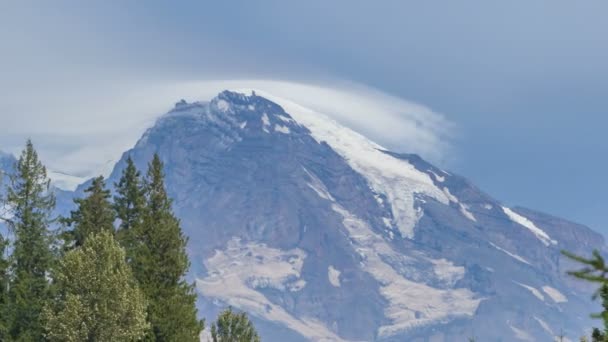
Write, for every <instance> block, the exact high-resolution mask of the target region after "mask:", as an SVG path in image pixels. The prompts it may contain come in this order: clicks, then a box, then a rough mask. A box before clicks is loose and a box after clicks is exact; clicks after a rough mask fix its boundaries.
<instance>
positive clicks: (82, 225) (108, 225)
mask: <svg viewBox="0 0 608 342" xmlns="http://www.w3.org/2000/svg"><path fill="white" fill-rule="evenodd" d="M84 192H85V194H87V196H86V197H85V198H80V199H76V200H74V202H75V203H76V204H77V205H78V208H77V210H75V211H72V213H71V217H70V218H69V219H68V220H67V221H68V224H70V225H71V226H73V227H74V229H73V230H71V231H69V232H67V234H66V246H67V247H68V248H73V247H79V246H82V245H83V244H84V242H85V239H86V238H87V237H88V236H90V235H91V234H95V233H99V232H101V231H108V232H114V210H113V208H112V204H111V203H110V201H109V199H110V191H109V190H107V189H106V188H105V182H104V179H103V177H102V176H99V177H97V178H95V179H93V182H92V183H91V186H89V187H88V188H87V189H86V190H85V191H84Z"/></svg>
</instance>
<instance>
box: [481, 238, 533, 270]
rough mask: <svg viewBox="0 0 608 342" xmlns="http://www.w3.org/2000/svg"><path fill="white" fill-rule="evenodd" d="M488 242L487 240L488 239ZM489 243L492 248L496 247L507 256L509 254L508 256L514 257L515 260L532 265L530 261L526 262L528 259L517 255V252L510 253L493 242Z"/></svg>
mask: <svg viewBox="0 0 608 342" xmlns="http://www.w3.org/2000/svg"><path fill="white" fill-rule="evenodd" d="M488 242H489V241H488ZM490 245H492V247H494V248H496V249H498V250H499V251H501V252H503V253H505V254H507V255H508V256H510V257H512V258H515V260H517V261H521V262H523V263H524V264H528V265H532V264H530V263H529V262H528V260H526V259H524V258H522V257H520V256H519V255H517V254H514V253H511V252H509V251H507V250H506V249H502V248H500V247H498V246H496V245H495V244H493V243H491V242H490Z"/></svg>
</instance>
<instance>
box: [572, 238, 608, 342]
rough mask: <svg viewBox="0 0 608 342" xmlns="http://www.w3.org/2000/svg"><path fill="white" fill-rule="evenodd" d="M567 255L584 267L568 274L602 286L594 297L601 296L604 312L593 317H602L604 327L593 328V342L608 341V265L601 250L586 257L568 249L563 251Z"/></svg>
mask: <svg viewBox="0 0 608 342" xmlns="http://www.w3.org/2000/svg"><path fill="white" fill-rule="evenodd" d="M562 254H564V255H565V256H566V257H568V258H570V259H572V260H574V261H577V262H579V263H581V264H583V265H585V267H584V268H582V269H580V270H578V271H569V272H568V274H570V275H572V276H574V277H576V278H579V279H582V280H586V281H588V282H591V283H599V284H600V288H599V289H598V290H597V292H596V293H595V294H594V295H593V299H597V298H600V299H601V301H602V309H603V310H602V312H601V313H597V314H593V315H591V317H594V318H599V319H602V321H603V325H604V327H603V329H598V328H593V331H592V333H591V341H592V342H607V341H608V265H606V262H605V260H604V258H603V257H602V255H601V254H600V252H599V251H597V250H594V251H593V253H592V257H591V258H588V259H587V258H584V257H581V256H578V255H575V254H572V253H569V252H567V251H562Z"/></svg>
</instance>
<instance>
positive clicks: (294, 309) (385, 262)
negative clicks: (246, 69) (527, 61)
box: [60, 91, 605, 341]
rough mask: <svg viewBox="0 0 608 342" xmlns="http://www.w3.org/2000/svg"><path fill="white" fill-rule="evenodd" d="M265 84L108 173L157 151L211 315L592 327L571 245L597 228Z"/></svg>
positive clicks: (450, 328) (232, 96)
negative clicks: (513, 204) (391, 143)
mask: <svg viewBox="0 0 608 342" xmlns="http://www.w3.org/2000/svg"><path fill="white" fill-rule="evenodd" d="M259 94H260V93H259V92H258V95H256V94H255V93H252V92H251V91H246V92H244V93H239V92H230V91H225V92H222V93H221V94H219V95H218V96H217V97H216V98H214V99H212V100H211V101H210V102H195V103H186V102H185V101H181V102H179V103H177V104H176V106H175V108H174V109H173V110H171V111H170V112H169V113H167V114H166V115H164V116H163V117H161V118H159V119H158V121H157V123H156V124H155V126H154V127H152V128H150V129H149V130H148V131H147V132H146V133H145V134H144V136H143V137H142V138H141V139H140V140H139V142H138V143H137V145H136V146H135V147H134V148H133V149H132V150H130V151H127V152H126V153H125V154H124V155H123V158H122V159H121V161H119V162H118V164H117V165H116V167H115V169H114V171H113V172H112V175H111V176H110V181H109V182H108V183H109V184H112V183H113V182H114V181H116V180H117V179H118V177H119V175H120V172H121V170H122V168H123V167H124V165H125V160H126V158H127V156H128V155H130V156H131V157H133V158H134V160H135V162H136V164H137V165H138V166H139V167H141V168H142V169H143V168H145V165H146V163H147V161H148V160H150V158H151V157H152V155H153V153H155V152H158V153H159V154H160V156H161V158H162V159H163V161H164V162H165V165H166V173H167V179H166V181H167V186H168V190H169V193H170V195H171V196H172V197H173V198H174V199H175V202H174V209H175V211H176V214H177V215H178V217H180V218H181V220H182V225H183V228H184V230H185V232H186V234H187V235H188V236H189V237H190V243H189V253H190V255H191V260H192V264H193V265H192V272H191V276H192V279H193V280H195V281H196V283H197V289H198V291H199V292H200V296H201V300H200V310H201V312H202V314H203V315H204V316H206V317H213V316H214V315H215V314H216V313H217V312H218V310H220V309H221V308H222V307H224V306H226V305H232V306H234V307H236V308H239V309H242V310H245V311H247V312H249V313H250V314H251V315H252V317H253V319H254V321H255V323H256V324H257V326H258V327H259V330H260V332H261V335H262V337H263V339H264V340H265V341H286V340H288V341H305V340H314V341H322V340H326V341H374V340H381V341H410V340H411V341H418V340H419V341H430V340H432V341H463V340H466V337H469V336H476V337H477V338H478V340H480V341H515V340H524V341H525V340H527V341H550V340H551V338H552V337H553V336H554V335H556V334H558V333H559V332H560V331H563V332H564V333H565V334H566V335H568V336H571V337H573V338H574V337H577V336H579V335H580V334H581V332H582V331H583V329H584V328H586V327H588V326H589V324H590V322H589V319H588V314H589V313H590V312H591V311H593V310H594V309H596V306H592V305H591V304H590V302H589V296H590V292H589V290H590V289H588V288H585V287H584V286H581V284H580V283H578V282H575V281H573V280H572V279H569V278H568V277H567V276H565V275H564V272H565V271H566V270H569V269H571V268H572V267H574V266H573V265H572V264H571V263H569V262H568V261H566V260H564V259H563V258H562V257H561V256H560V250H561V249H567V250H570V251H573V252H579V253H587V252H588V251H590V250H591V249H593V248H597V249H600V250H603V251H605V243H604V239H603V237H602V236H601V235H600V234H598V233H596V232H593V231H592V230H590V229H589V228H587V227H584V226H581V225H577V224H575V223H571V222H568V221H565V220H562V219H559V218H555V217H552V216H549V215H545V214H542V213H538V212H535V211H532V210H529V209H524V208H509V207H506V206H505V205H504V204H502V203H500V201H497V200H495V199H493V198H492V197H490V196H489V195H487V194H485V193H484V192H482V191H481V190H479V189H477V188H476V187H475V186H474V185H473V184H471V183H470V182H468V181H467V180H466V179H464V178H462V177H460V176H457V175H454V174H452V173H450V172H447V171H444V170H441V169H439V168H437V167H435V166H433V165H431V164H429V163H427V162H426V161H424V160H423V159H422V158H420V157H418V156H416V155H407V154H397V153H392V152H390V151H387V150H385V149H383V148H382V147H381V146H379V145H377V144H375V143H373V142H372V141H370V140H368V139H367V138H365V137H364V136H362V135H360V134H358V133H356V132H353V131H352V130H350V129H348V128H346V127H343V126H341V125H339V124H338V123H336V122H334V121H333V120H331V119H329V118H328V117H327V116H325V115H323V114H321V113H316V112H314V111H312V110H309V109H307V108H303V107H301V106H298V105H297V104H294V103H290V102H289V101H286V100H284V99H280V98H276V97H273V96H272V95H270V94H263V96H260V95H259ZM81 189H82V187H81ZM77 191H78V190H77ZM62 203H67V202H65V201H64V202H62ZM65 205H67V204H65ZM66 209H67V208H65V206H64V207H62V208H60V210H62V211H65V210H66Z"/></svg>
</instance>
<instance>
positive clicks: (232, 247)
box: [196, 239, 343, 341]
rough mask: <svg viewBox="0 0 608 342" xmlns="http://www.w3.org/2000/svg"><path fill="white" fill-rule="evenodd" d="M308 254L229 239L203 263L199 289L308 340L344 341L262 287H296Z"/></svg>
mask: <svg viewBox="0 0 608 342" xmlns="http://www.w3.org/2000/svg"><path fill="white" fill-rule="evenodd" d="M305 258H306V254H305V253H304V252H303V251H302V250H300V249H297V248H296V249H292V250H287V251H283V250H280V249H275V248H270V247H267V246H266V245H265V244H259V243H252V242H249V243H242V242H241V241H240V240H239V239H233V240H231V241H230V242H228V244H227V246H226V249H224V250H222V251H219V250H218V251H216V252H215V255H213V256H212V257H211V258H209V259H207V260H206V261H205V262H204V264H205V266H206V268H207V270H208V275H207V276H206V277H205V278H203V279H197V281H196V285H197V288H198V289H199V291H200V292H201V293H202V294H203V295H204V296H207V297H210V298H216V299H218V300H221V301H223V302H225V303H226V304H228V305H231V306H234V307H237V308H239V309H241V310H245V311H247V312H248V313H250V314H252V315H255V316H258V317H261V318H263V319H266V320H269V321H273V322H277V323H280V324H284V325H285V326H286V327H288V328H289V329H292V330H294V331H296V332H298V333H300V334H301V335H302V336H304V337H306V338H307V339H309V340H314V341H343V340H342V339H341V338H340V337H339V336H338V335H336V334H335V333H333V332H332V331H330V330H329V329H328V328H327V327H326V326H325V325H324V324H323V323H321V322H320V321H318V320H317V319H315V318H311V317H295V316H293V315H292V314H290V313H289V312H287V311H286V310H285V309H283V308H282V307H281V306H279V305H276V304H274V303H273V302H272V301H270V300H269V299H268V298H266V296H264V295H263V294H262V293H261V292H259V291H257V289H259V288H267V287H272V288H275V289H278V290H283V291H284V290H289V291H297V290H299V289H301V288H302V287H304V286H305V282H304V280H303V279H300V275H301V271H302V266H303V264H304V259H305Z"/></svg>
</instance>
